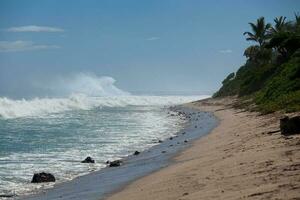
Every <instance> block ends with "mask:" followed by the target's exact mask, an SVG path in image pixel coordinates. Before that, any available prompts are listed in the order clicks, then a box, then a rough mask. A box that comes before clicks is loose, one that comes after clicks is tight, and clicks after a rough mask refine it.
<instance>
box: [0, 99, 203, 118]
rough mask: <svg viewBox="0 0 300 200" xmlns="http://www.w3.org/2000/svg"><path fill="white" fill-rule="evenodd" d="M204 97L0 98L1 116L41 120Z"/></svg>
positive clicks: (187, 100) (174, 102)
mask: <svg viewBox="0 0 300 200" xmlns="http://www.w3.org/2000/svg"><path fill="white" fill-rule="evenodd" d="M208 97H209V96H208V95H201V96H133V95H123V96H106V97H88V96H86V95H82V94H77V95H71V96H70V97H69V98H35V99H32V100H26V99H21V100H12V99H9V98H6V97H3V98H0V116H1V117H2V118H4V119H11V118H18V117H31V116H33V117H39V116H45V115H47V114H51V113H59V112H64V111H69V110H90V109H93V108H96V107H124V106H169V105H176V104H181V103H187V102H191V101H195V100H199V99H204V98H208Z"/></svg>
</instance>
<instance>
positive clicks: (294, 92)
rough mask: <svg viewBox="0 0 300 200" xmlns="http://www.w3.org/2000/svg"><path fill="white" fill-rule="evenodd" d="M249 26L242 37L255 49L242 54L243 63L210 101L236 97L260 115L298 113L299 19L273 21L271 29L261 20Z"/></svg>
mask: <svg viewBox="0 0 300 200" xmlns="http://www.w3.org/2000/svg"><path fill="white" fill-rule="evenodd" d="M249 24H250V26H251V28H252V32H245V33H244V35H247V40H250V41H255V42H257V43H258V45H253V46H250V47H248V48H247V49H246V50H245V52H244V56H246V58H247V61H246V63H245V64H244V65H243V66H241V67H240V68H239V69H238V71H237V72H236V73H231V74H229V75H228V76H227V77H226V78H225V79H224V81H223V82H222V84H223V86H222V87H221V88H220V89H219V91H217V92H216V93H215V94H214V97H225V96H234V95H237V96H239V97H240V99H241V100H242V102H244V104H245V105H255V106H251V109H254V110H258V111H261V112H262V113H270V112H274V111H277V110H285V111H286V112H293V111H299V110H300V16H299V15H295V20H293V21H287V20H286V18H285V17H277V18H275V19H274V25H273V26H272V25H271V24H269V23H267V24H266V23H265V20H264V18H263V17H261V18H259V19H257V21H256V23H249Z"/></svg>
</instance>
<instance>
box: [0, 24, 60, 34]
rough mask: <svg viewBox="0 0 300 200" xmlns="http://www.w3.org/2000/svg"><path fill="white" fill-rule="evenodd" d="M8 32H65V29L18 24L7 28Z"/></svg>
mask: <svg viewBox="0 0 300 200" xmlns="http://www.w3.org/2000/svg"><path fill="white" fill-rule="evenodd" d="M5 30H6V31H8V32H64V30H63V29H61V28H57V27H49V26H36V25H30V26H18V27H10V28H7V29H5Z"/></svg>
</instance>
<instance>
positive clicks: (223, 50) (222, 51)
mask: <svg viewBox="0 0 300 200" xmlns="http://www.w3.org/2000/svg"><path fill="white" fill-rule="evenodd" d="M219 52H220V53H232V50H231V49H222V50H220V51H219Z"/></svg>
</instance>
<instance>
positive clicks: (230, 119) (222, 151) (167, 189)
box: [107, 99, 300, 200]
mask: <svg viewBox="0 0 300 200" xmlns="http://www.w3.org/2000/svg"><path fill="white" fill-rule="evenodd" d="M233 101H234V100H232V99H217V100H212V99H210V100H206V101H199V102H193V103H190V104H188V105H187V106H189V107H193V108H196V109H199V110H202V111H211V112H213V113H214V114H215V116H217V117H218V118H219V119H220V124H219V126H217V127H216V128H215V129H214V130H213V131H212V132H211V133H210V134H208V135H206V136H203V137H202V138H200V139H198V140H196V141H195V142H194V143H193V144H192V146H191V147H190V148H188V149H186V150H184V151H183V152H181V153H180V154H179V155H178V156H176V157H175V158H174V159H175V162H174V163H173V164H171V165H169V166H168V167H166V168H163V169H161V170H159V171H157V172H154V173H152V174H150V175H147V176H145V177H143V178H140V179H138V180H136V181H134V182H132V183H130V184H129V185H127V186H125V187H124V188H122V189H121V190H119V191H117V192H115V193H113V194H112V195H111V196H110V197H109V198H107V199H108V200H120V199H122V200H168V199H170V200H180V199H181V200H187V199H195V200H200V199H205V200H210V199H225V200H226V199H300V136H299V135H296V136H289V137H284V136H282V135H281V134H280V132H276V133H269V132H270V131H274V130H278V129H279V118H280V117H282V114H281V113H275V114H270V115H259V113H255V112H251V113H250V112H246V111H243V110H237V109H233V108H232V106H231V105H232V102H233Z"/></svg>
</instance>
